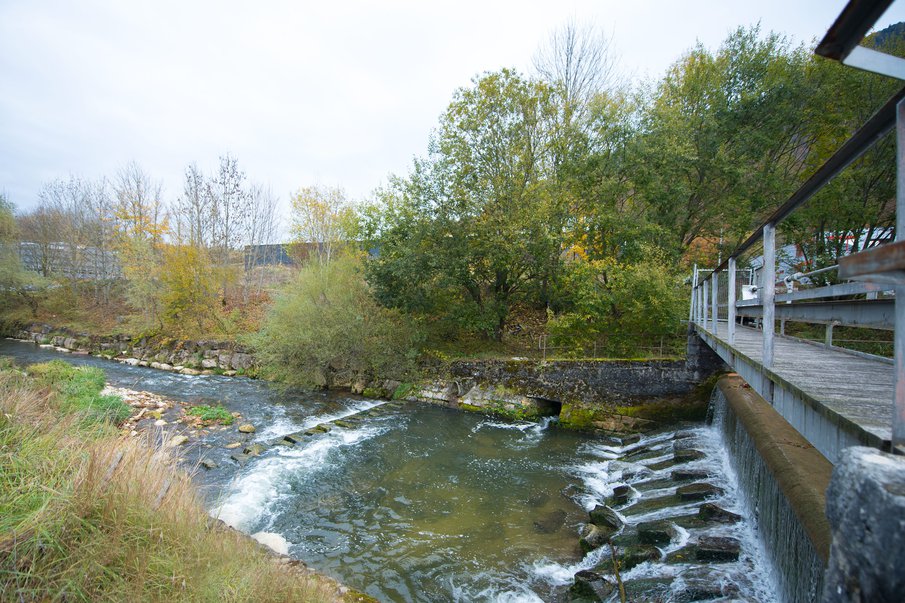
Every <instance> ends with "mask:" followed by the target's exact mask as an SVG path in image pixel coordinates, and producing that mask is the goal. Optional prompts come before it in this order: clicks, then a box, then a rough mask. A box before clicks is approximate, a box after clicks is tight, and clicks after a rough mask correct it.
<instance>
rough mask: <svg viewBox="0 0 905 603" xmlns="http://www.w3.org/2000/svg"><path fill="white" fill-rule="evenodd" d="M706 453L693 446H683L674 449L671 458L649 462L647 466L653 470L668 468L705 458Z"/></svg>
mask: <svg viewBox="0 0 905 603" xmlns="http://www.w3.org/2000/svg"><path fill="white" fill-rule="evenodd" d="M706 456H707V455H706V454H704V453H703V452H701V451H700V450H696V449H694V448H683V449H681V450H676V451H675V452H673V455H672V457H671V458H667V459H664V460H662V461H659V462H657V463H651V464H649V465H648V467H649V468H651V469H653V470H654V471H662V470H663V469H669V468H670V467H673V466H675V465H680V464H682V463H690V462H691V461H697V460H700V459H703V458H705V457H706Z"/></svg>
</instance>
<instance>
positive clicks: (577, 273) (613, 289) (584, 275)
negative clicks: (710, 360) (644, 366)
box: [547, 249, 687, 357]
mask: <svg viewBox="0 0 905 603" xmlns="http://www.w3.org/2000/svg"><path fill="white" fill-rule="evenodd" d="M562 288H563V290H564V291H567V292H568V304H567V309H566V311H565V312H562V313H561V314H559V315H557V316H555V317H553V318H552V319H551V320H550V321H549V322H548V323H547V327H548V330H549V333H550V342H551V344H552V345H553V346H557V347H559V346H573V347H574V348H575V349H576V352H577V353H581V352H582V351H583V350H586V349H588V348H590V347H592V346H594V344H595V343H596V344H597V350H598V353H599V355H610V356H616V357H635V356H639V355H644V353H645V348H646V347H647V346H651V345H655V344H656V343H657V342H659V341H660V339H661V338H670V337H673V336H675V335H676V334H677V333H678V332H679V331H680V327H681V320H682V317H683V315H684V313H685V312H686V306H685V304H686V303H687V298H686V292H685V290H684V289H683V287H682V284H681V277H680V275H678V274H676V273H675V272H674V271H673V270H672V269H671V268H670V263H669V262H668V261H667V258H665V257H663V254H662V253H660V252H658V251H657V250H655V249H648V251H647V256H646V257H645V258H644V259H642V260H640V261H636V262H634V263H623V262H619V261H616V260H613V259H606V260H598V261H578V262H574V263H573V264H571V265H570V266H569V269H568V271H567V275H566V278H565V279H564V282H563V287H562Z"/></svg>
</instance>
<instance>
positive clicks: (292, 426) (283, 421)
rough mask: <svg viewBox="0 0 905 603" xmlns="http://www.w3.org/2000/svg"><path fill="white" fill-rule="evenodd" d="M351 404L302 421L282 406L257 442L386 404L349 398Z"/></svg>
mask: <svg viewBox="0 0 905 603" xmlns="http://www.w3.org/2000/svg"><path fill="white" fill-rule="evenodd" d="M349 402H350V404H349V406H348V407H347V408H346V409H345V410H341V411H339V412H335V413H332V414H325V415H312V416H310V417H306V418H305V419H304V420H302V421H296V420H293V419H291V418H289V417H287V416H286V411H285V410H283V409H282V408H281V409H280V410H279V411H278V412H279V414H278V416H276V417H274V419H273V422H272V423H271V424H269V425H267V426H266V427H265V428H264V429H262V430H261V431H260V432H259V433H258V434H257V435H256V437H255V441H256V442H264V441H267V440H272V439H274V438H279V437H282V436H285V435H289V434H290V433H296V432H298V431H304V430H305V429H311V428H312V427H314V426H316V425H319V424H321V423H329V422H330V421H336V420H339V419H345V418H347V417H351V416H352V415H357V414H358V413H362V412H367V411H369V410H371V409H372V408H377V407H378V406H382V405H384V404H386V402H382V401H374V400H349Z"/></svg>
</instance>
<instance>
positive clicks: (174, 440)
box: [167, 434, 189, 448]
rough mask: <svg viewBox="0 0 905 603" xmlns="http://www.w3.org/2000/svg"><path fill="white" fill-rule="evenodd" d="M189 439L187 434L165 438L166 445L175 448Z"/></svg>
mask: <svg viewBox="0 0 905 603" xmlns="http://www.w3.org/2000/svg"><path fill="white" fill-rule="evenodd" d="M188 441H189V438H188V436H184V435H181V434H180V435H174V436H172V437H171V438H170V439H169V440H167V446H169V447H170V448H176V447H177V446H182V445H183V444H185V443H186V442H188Z"/></svg>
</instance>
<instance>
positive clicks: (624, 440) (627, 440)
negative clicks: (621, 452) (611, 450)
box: [619, 433, 641, 446]
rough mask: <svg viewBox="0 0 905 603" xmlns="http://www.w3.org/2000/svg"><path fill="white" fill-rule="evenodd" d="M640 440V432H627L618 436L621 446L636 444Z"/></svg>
mask: <svg viewBox="0 0 905 603" xmlns="http://www.w3.org/2000/svg"><path fill="white" fill-rule="evenodd" d="M640 441H641V434H640V433H633V434H629V435H626V436H621V437H620V438H619V443H620V444H621V445H622V446H631V445H632V444H637V443H638V442H640Z"/></svg>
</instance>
